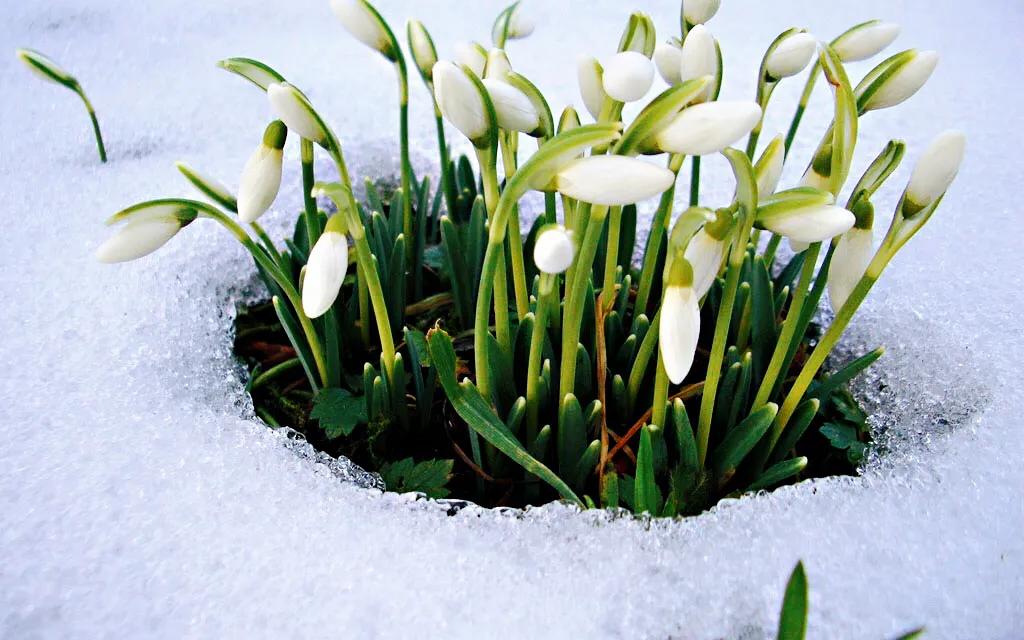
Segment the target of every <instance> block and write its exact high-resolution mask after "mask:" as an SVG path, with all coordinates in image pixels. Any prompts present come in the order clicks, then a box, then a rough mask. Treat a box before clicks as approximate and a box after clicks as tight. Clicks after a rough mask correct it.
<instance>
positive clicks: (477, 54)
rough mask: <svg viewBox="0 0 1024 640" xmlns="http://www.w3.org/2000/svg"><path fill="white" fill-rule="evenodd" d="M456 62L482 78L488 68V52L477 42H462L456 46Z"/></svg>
mask: <svg viewBox="0 0 1024 640" xmlns="http://www.w3.org/2000/svg"><path fill="white" fill-rule="evenodd" d="M455 61H456V62H458V63H459V64H464V65H466V66H467V67H469V68H470V69H472V71H473V73H475V74H476V75H477V77H482V76H483V75H484V69H485V68H486V67H487V50H486V49H484V48H483V47H482V46H481V45H480V44H478V43H476V42H460V43H458V44H456V45H455Z"/></svg>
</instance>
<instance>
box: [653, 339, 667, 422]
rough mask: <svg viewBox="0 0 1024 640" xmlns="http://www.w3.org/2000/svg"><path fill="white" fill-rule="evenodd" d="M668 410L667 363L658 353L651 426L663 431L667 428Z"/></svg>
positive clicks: (659, 352)
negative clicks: (666, 416) (666, 415)
mask: <svg viewBox="0 0 1024 640" xmlns="http://www.w3.org/2000/svg"><path fill="white" fill-rule="evenodd" d="M667 410H668V373H667V372H666V371H665V361H664V360H663V359H662V357H661V351H660V350H659V351H658V368H657V369H656V370H655V374H654V399H653V400H652V401H651V424H652V425H657V426H659V427H661V428H662V429H665V428H666V425H665V414H666V411H667Z"/></svg>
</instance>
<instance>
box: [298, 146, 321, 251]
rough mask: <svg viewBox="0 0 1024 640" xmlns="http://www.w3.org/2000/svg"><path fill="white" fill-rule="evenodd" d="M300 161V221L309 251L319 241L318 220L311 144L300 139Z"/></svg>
mask: <svg viewBox="0 0 1024 640" xmlns="http://www.w3.org/2000/svg"><path fill="white" fill-rule="evenodd" d="M299 149H300V154H301V160H302V204H303V209H302V220H303V222H304V223H305V225H306V239H307V240H308V242H309V250H310V251H312V250H313V245H315V244H316V241H317V240H319V239H320V218H319V217H318V214H317V211H316V200H315V199H314V198H313V193H312V192H313V184H314V182H315V178H314V176H313V142H312V141H311V140H306V139H305V138H303V139H302V142H301V143H300V144H299Z"/></svg>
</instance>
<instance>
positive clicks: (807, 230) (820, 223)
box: [757, 204, 856, 246]
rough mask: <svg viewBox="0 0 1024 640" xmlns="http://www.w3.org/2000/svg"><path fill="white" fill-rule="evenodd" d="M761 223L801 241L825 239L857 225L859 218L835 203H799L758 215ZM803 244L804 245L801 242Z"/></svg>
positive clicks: (821, 240) (771, 229)
mask: <svg viewBox="0 0 1024 640" xmlns="http://www.w3.org/2000/svg"><path fill="white" fill-rule="evenodd" d="M757 222H758V224H759V225H761V226H762V227H764V228H765V229H768V230H769V231H771V232H772V233H776V234H778V235H780V236H785V237H787V238H789V239H790V240H791V241H792V240H795V241H797V242H798V243H808V244H809V243H814V242H824V241H825V240H829V239H831V238H834V237H836V236H838V235H840V234H842V233H846V232H847V231H849V230H850V229H851V228H853V225H854V223H855V222H856V218H855V217H854V215H853V214H852V213H850V212H849V211H847V210H846V209H844V208H842V207H839V206H836V205H834V204H824V205H812V206H807V207H796V208H792V209H789V210H785V211H782V212H780V213H778V214H775V215H772V216H769V217H766V218H758V221H757ZM797 246H802V245H797Z"/></svg>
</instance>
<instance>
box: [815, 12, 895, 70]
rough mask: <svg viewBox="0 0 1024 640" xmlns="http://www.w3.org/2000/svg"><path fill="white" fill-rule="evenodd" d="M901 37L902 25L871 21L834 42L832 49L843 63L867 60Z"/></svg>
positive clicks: (854, 28) (858, 26)
mask: <svg viewBox="0 0 1024 640" xmlns="http://www.w3.org/2000/svg"><path fill="white" fill-rule="evenodd" d="M899 35H900V25H898V24H896V23H894V22H882V21H881V20H870V21H868V22H865V23H862V24H859V25H857V26H856V27H853V28H852V29H850V30H849V31H847V32H846V33H843V34H842V35H840V36H839V37H838V38H836V39H835V40H833V41H832V49H833V50H834V51H835V52H836V54H837V55H838V56H839V59H840V60H842V61H843V62H857V61H859V60H867V59H868V58H870V57H872V56H874V55H876V54H878V53H880V52H881V51H882V50H883V49H885V48H886V47H888V46H889V45H890V44H892V43H893V41H894V40H896V37H897V36H899Z"/></svg>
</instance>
